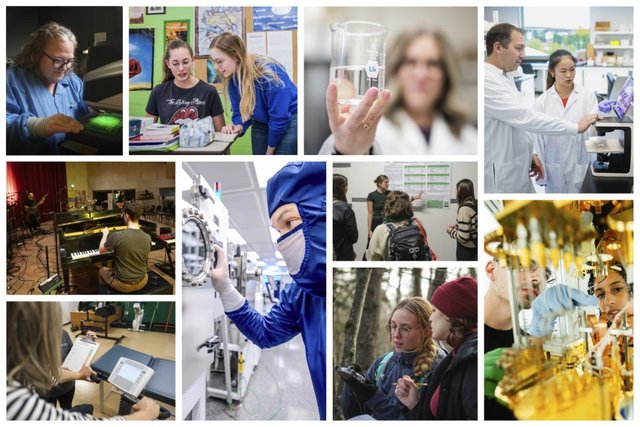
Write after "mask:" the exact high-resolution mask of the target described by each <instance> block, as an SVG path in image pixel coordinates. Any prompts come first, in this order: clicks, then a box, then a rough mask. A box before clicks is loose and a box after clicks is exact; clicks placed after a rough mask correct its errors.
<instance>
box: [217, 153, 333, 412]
mask: <svg viewBox="0 0 640 427" xmlns="http://www.w3.org/2000/svg"><path fill="white" fill-rule="evenodd" d="M325 172H326V167H325V164H324V163H322V162H304V163H289V164H287V165H286V166H285V167H283V168H282V169H281V170H280V171H279V172H278V173H276V174H275V175H274V176H273V177H272V178H271V179H270V180H269V182H268V183H267V204H268V208H269V216H270V218H271V224H272V225H273V227H274V228H276V229H277V230H278V231H279V232H280V238H279V239H278V250H279V251H280V253H281V254H282V256H283V258H284V260H285V262H286V264H287V268H288V270H289V274H290V275H291V277H292V278H293V283H291V285H289V286H288V287H287V288H286V289H285V290H283V291H282V292H281V293H280V302H279V303H278V304H277V305H275V306H274V307H273V308H272V309H271V311H270V312H269V314H267V315H266V316H262V315H261V314H259V313H258V312H256V311H255V310H254V309H253V308H251V307H250V306H249V304H248V303H247V301H246V300H245V298H244V297H243V296H242V295H241V294H240V293H239V292H238V291H237V290H236V289H235V288H234V287H233V286H232V285H231V283H230V282H229V272H228V268H227V265H226V263H225V262H218V263H217V265H216V267H215V268H214V269H212V271H211V281H212V283H213V287H214V288H215V290H216V291H218V293H219V294H220V298H221V300H222V305H223V306H224V310H225V312H226V313H227V315H228V316H229V318H231V320H233V322H234V323H235V324H236V326H237V327H238V329H240V331H241V332H242V333H243V334H245V335H246V336H247V337H248V338H249V339H250V340H251V341H252V342H254V343H255V344H257V345H259V346H260V347H262V348H268V347H273V346H276V345H278V344H282V343H284V342H287V341H289V340H290V339H291V338H293V337H295V336H296V335H297V334H299V333H300V334H302V339H303V341H304V344H305V352H306V355H307V364H308V366H309V371H310V373H311V381H312V383H313V388H314V390H315V393H316V400H317V403H318V411H319V413H320V418H321V419H323V420H324V419H325V417H326V404H325V403H326V401H325V399H326V372H325V363H326V357H325V355H326V346H325V344H326V264H327V261H326V251H325V248H326V228H327V225H326V215H327V209H326V185H325V184H326V174H325ZM215 248H216V257H217V259H218V260H225V259H226V256H225V253H224V251H223V250H222V248H220V247H219V246H215Z"/></svg>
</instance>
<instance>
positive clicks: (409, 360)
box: [340, 297, 445, 420]
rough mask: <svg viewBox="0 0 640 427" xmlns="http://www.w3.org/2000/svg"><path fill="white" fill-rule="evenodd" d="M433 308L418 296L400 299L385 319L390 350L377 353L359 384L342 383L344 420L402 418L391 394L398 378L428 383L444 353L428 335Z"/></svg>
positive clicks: (399, 406)
mask: <svg viewBox="0 0 640 427" xmlns="http://www.w3.org/2000/svg"><path fill="white" fill-rule="evenodd" d="M432 313H433V307H432V306H431V304H430V303H429V301H427V300H426V299H424V298H422V297H411V298H407V299H404V300H402V301H400V302H399V303H398V305H396V307H395V308H394V309H393V311H392V312H391V316H389V321H388V323H387V332H388V334H389V341H390V342H391V343H393V351H390V352H388V353H384V354H381V355H380V356H378V358H377V359H376V360H375V361H374V362H373V364H372V365H371V366H370V367H369V369H367V371H366V372H365V373H364V377H365V378H366V379H367V380H368V381H367V383H366V384H362V383H360V382H358V381H356V380H354V379H349V380H346V386H345V387H344V388H343V389H342V397H341V400H340V404H341V406H342V414H343V415H344V417H345V418H352V417H354V416H356V415H361V414H364V413H367V414H370V415H371V416H372V417H373V418H375V419H376V420H398V419H404V407H403V405H402V404H401V403H400V402H399V401H398V399H397V398H396V396H395V394H394V385H395V382H396V381H397V379H398V378H402V377H403V376H405V375H408V376H409V377H411V378H412V379H414V380H415V381H416V382H417V383H419V384H424V383H426V382H428V380H429V377H430V374H431V372H432V371H433V369H434V368H435V367H436V366H437V365H438V363H439V362H440V361H441V360H442V359H443V358H444V356H445V354H444V351H442V350H441V349H440V348H438V346H437V345H436V342H435V340H434V339H433V337H432V333H431V324H430V318H431V315H432Z"/></svg>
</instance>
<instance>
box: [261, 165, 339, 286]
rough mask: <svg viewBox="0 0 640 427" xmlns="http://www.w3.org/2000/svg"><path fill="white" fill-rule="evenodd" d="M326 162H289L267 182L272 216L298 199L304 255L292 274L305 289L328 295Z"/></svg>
mask: <svg viewBox="0 0 640 427" xmlns="http://www.w3.org/2000/svg"><path fill="white" fill-rule="evenodd" d="M326 179H327V178H326V165H325V163H324V162H297V163H288V164H287V165H286V166H285V167H283V168H282V169H280V171H278V173H276V174H275V175H274V176H273V177H272V178H271V179H270V180H269V182H268V183H267V204H268V208H269V217H271V216H272V215H273V213H274V212H275V210H276V209H278V208H279V207H280V206H282V205H285V204H287V203H295V204H296V206H297V207H298V211H299V212H300V216H301V218H302V227H303V230H304V232H305V233H304V234H305V242H306V245H305V256H304V259H303V261H302V266H301V267H300V271H299V272H298V273H297V274H294V275H292V276H291V277H292V278H293V280H295V282H296V283H297V285H298V286H299V287H300V289H302V290H303V291H305V292H309V293H310V294H312V295H317V296H325V295H326V278H327V274H326V266H327V260H326V259H327V254H326V248H327V244H326V241H327V201H326V199H327V196H326Z"/></svg>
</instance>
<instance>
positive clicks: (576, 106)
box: [533, 85, 598, 193]
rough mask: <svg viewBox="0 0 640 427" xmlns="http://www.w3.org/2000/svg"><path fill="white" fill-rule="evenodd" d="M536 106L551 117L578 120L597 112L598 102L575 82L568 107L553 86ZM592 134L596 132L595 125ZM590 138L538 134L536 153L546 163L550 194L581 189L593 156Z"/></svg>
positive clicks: (578, 135) (546, 178)
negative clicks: (588, 149)
mask: <svg viewBox="0 0 640 427" xmlns="http://www.w3.org/2000/svg"><path fill="white" fill-rule="evenodd" d="M533 108H534V109H535V110H536V111H540V112H543V113H545V114H548V115H550V116H552V117H558V118H562V119H565V120H568V121H570V122H578V121H580V119H581V118H583V117H584V116H586V115H587V114H596V113H597V112H598V101H597V100H596V96H595V94H594V92H593V91H591V90H587V89H585V88H583V87H581V86H577V85H574V89H573V91H572V92H571V94H570V95H569V99H568V100H567V106H566V107H565V106H563V105H562V99H561V98H560V95H558V92H556V89H555V87H553V86H551V87H550V88H549V89H547V90H546V91H545V92H544V93H543V94H542V95H540V97H538V99H536V102H535V105H534V106H533ZM590 133H591V134H595V129H594V128H593V127H592V128H590ZM588 137H589V134H587V132H585V133H583V134H577V135H573V136H567V135H565V136H552V135H538V136H537V138H536V145H535V148H534V152H535V153H536V154H538V157H540V159H541V160H542V163H543V164H544V171H545V180H546V182H547V188H546V192H547V193H579V192H580V188H581V187H582V182H583V181H584V177H585V174H586V173H587V168H588V167H589V161H590V159H591V155H590V154H589V153H587V150H586V148H585V145H584V142H585V140H587V139H588Z"/></svg>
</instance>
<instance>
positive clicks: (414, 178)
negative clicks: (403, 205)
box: [384, 162, 452, 209]
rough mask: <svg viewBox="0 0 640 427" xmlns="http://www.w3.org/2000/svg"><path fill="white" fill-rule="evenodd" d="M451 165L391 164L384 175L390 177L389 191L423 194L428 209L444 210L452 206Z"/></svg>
mask: <svg viewBox="0 0 640 427" xmlns="http://www.w3.org/2000/svg"><path fill="white" fill-rule="evenodd" d="M451 168H452V165H451V163H441V162H430V163H410V162H409V163H403V162H389V163H385V165H384V174H385V175H387V176H388V177H389V190H395V191H404V192H405V193H407V194H409V195H414V194H417V193H419V192H420V191H422V192H423V195H422V198H423V199H424V200H425V203H426V206H427V208H436V209H443V208H448V207H449V206H450V205H451V180H452V177H451V174H452V169H451Z"/></svg>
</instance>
